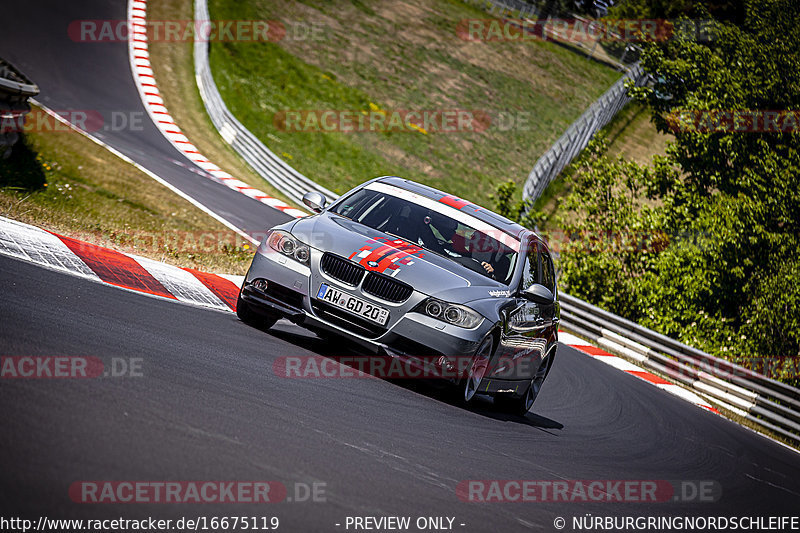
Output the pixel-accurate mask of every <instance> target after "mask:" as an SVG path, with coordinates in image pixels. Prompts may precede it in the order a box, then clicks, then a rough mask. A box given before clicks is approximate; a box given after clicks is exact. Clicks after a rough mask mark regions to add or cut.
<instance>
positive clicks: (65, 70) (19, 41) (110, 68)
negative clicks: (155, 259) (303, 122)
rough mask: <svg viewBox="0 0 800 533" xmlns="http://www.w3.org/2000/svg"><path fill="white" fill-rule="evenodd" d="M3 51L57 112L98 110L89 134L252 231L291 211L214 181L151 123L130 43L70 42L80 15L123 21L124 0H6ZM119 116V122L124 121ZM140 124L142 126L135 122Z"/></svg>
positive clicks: (0, 40) (0, 39) (0, 51)
mask: <svg viewBox="0 0 800 533" xmlns="http://www.w3.org/2000/svg"><path fill="white" fill-rule="evenodd" d="M2 9H3V17H4V19H5V20H6V21H7V22H8V21H13V24H11V23H6V24H5V25H4V28H3V31H0V55H2V57H4V58H5V59H6V60H8V61H10V62H11V63H14V64H15V65H16V66H17V67H18V68H19V69H20V70H22V71H23V72H24V73H25V74H26V75H27V76H28V77H29V78H30V79H31V80H33V81H34V82H36V84H37V85H39V88H40V89H41V93H40V94H39V96H38V97H37V99H38V100H39V101H41V102H42V103H43V104H44V105H46V106H47V107H49V108H51V109H53V110H55V111H57V112H63V111H90V112H99V113H100V114H102V116H103V119H104V124H103V128H104V129H100V130H99V131H94V132H92V135H94V136H95V137H97V138H99V139H101V140H102V141H103V142H105V143H106V144H108V145H110V146H112V147H113V148H116V149H117V150H119V151H120V152H122V153H123V154H125V155H127V156H128V157H130V158H131V159H132V160H134V161H136V162H137V163H139V164H140V165H142V166H143V167H145V168H147V169H148V170H150V171H152V172H154V173H155V174H157V175H158V176H160V177H161V178H163V179H164V180H165V181H167V182H168V183H170V184H171V185H173V186H174V187H176V188H178V189H180V190H181V191H183V192H185V193H187V194H188V195H189V196H190V197H192V198H194V199H195V200H197V201H199V202H200V203H201V204H203V205H204V206H206V207H207V208H208V209H210V210H211V211H213V212H214V213H216V214H217V215H220V216H221V217H222V218H224V219H225V220H227V221H229V222H231V223H233V224H234V225H235V226H236V227H237V228H239V229H241V230H243V231H245V232H247V233H249V234H253V233H261V232H263V231H264V230H265V229H266V228H268V227H270V226H274V225H275V224H279V223H281V222H284V221H286V220H290V218H291V217H289V216H288V215H286V214H284V213H281V212H280V211H277V210H275V209H272V208H271V207H269V206H267V205H264V204H262V203H261V202H258V201H256V200H253V199H252V198H249V197H247V196H245V195H243V194H241V193H239V192H237V191H234V190H231V189H229V188H227V187H225V186H224V185H221V184H219V183H216V182H214V181H211V180H210V179H208V178H206V177H205V176H204V174H205V172H204V171H203V170H201V169H200V168H199V167H197V166H195V165H194V164H193V163H192V162H191V161H189V160H188V159H186V158H185V157H184V156H183V155H182V154H180V153H179V152H178V151H177V150H175V148H174V147H173V146H172V145H171V144H170V143H169V141H168V140H167V139H166V138H164V136H163V135H162V134H161V132H159V131H158V129H157V128H156V127H155V125H154V124H153V123H152V122H151V120H150V117H149V116H148V115H147V111H145V108H144V105H143V104H142V102H141V100H140V99H139V93H138V92H137V90H136V85H135V84H134V81H133V77H132V74H131V69H130V63H129V61H128V45H127V42H75V41H73V40H72V39H71V38H70V35H69V33H68V28H69V25H70V23H71V22H73V21H79V20H115V21H116V20H125V19H126V18H127V10H126V9H127V3H126V2H125V1H124V0H123V1H100V0H91V1H86V0H83V1H76V2H62V1H58V0H36V1H25V2H6V3H4V5H3V8H2ZM115 115H116V116H118V117H127V118H126V119H125V120H126V121H128V120H131V119H136V118H138V119H139V120H140V121H141V122H139V123H137V127H136V128H130V127H124V128H123V127H120V128H117V127H116V126H115V123H114V120H115V119H114V118H113V117H114V116H115ZM122 123H123V121H122V119H119V120H118V121H117V124H122ZM138 124H140V125H141V128H140V127H138Z"/></svg>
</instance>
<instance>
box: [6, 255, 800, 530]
mask: <svg viewBox="0 0 800 533" xmlns="http://www.w3.org/2000/svg"><path fill="white" fill-rule="evenodd" d="M0 286H2V287H3V298H2V299H1V300H0V324H2V328H1V330H0V339H1V340H0V344H1V345H2V347H3V348H2V352H3V354H14V355H34V356H48V355H72V356H77V355H82V356H87V355H88V356H96V357H100V358H104V359H108V358H111V357H116V358H124V359H128V360H129V359H130V358H140V359H141V374H142V375H141V377H119V378H111V377H108V378H97V379H88V380H80V379H78V380H21V379H18V380H13V379H5V380H3V382H2V386H0V405H2V409H3V413H4V430H3V432H2V436H1V437H0V443H1V444H0V457H2V462H3V473H4V475H3V485H2V507H3V509H2V514H3V515H6V516H7V515H12V514H13V515H17V516H20V515H29V516H38V515H42V514H44V515H47V516H49V517H62V518H67V517H102V516H123V517H126V518H134V517H137V516H147V515H152V516H157V517H160V518H170V517H179V516H185V515H204V516H213V515H218V516H219V515H223V514H229V515H230V514H244V513H247V514H253V513H254V511H253V510H252V509H253V507H248V506H247V505H246V504H218V505H196V504H180V505H159V504H136V505H133V504H131V505H113V504H76V503H73V502H72V501H71V500H70V498H69V496H68V490H69V486H70V485H71V484H72V483H73V482H75V481H83V480H276V481H280V482H282V483H283V484H284V485H285V486H286V487H287V488H289V492H290V496H291V492H292V487H294V484H295V483H306V484H311V483H314V482H322V483H324V484H325V500H326V501H325V502H316V503H311V502H303V503H294V502H291V503H290V502H283V503H276V504H273V505H272V506H265V505H260V506H257V511H255V514H258V515H275V516H278V517H279V518H280V520H281V523H282V524H284V525H285V530H287V531H336V530H337V529H340V528H336V527H335V526H334V524H335V523H343V521H344V519H345V517H346V516H353V515H412V516H427V515H431V516H444V515H446V516H455V517H456V522H457V523H464V524H466V525H465V526H464V527H463V528H458V529H461V530H464V531H489V530H496V531H501V530H511V531H513V530H522V529H525V528H526V526H527V527H530V528H539V527H541V528H544V530H548V531H549V530H554V528H553V527H552V523H553V520H554V518H555V517H556V516H563V517H565V518H567V520H570V517H571V516H574V515H582V514H585V513H592V514H594V515H618V516H622V515H648V516H662V515H679V514H680V515H683V514H688V515H704V516H708V515H721V516H738V515H742V514H744V515H750V514H755V515H781V514H787V513H790V512H792V511H795V512H796V509H797V502H798V500H799V499H800V456H798V454H797V453H795V452H793V451H791V450H788V449H786V448H784V447H782V446H779V445H777V444H775V443H773V442H771V441H769V440H767V439H765V438H764V437H761V436H759V435H757V434H754V433H753V432H751V431H749V430H746V429H743V428H741V427H739V426H737V425H735V424H733V423H731V422H729V421H727V420H725V419H723V418H722V417H719V416H717V415H715V414H712V413H710V412H707V411H704V410H702V409H700V408H698V407H695V406H693V405H690V404H688V403H687V402H684V401H683V400H680V399H678V398H676V397H673V396H671V395H669V394H667V393H665V392H663V391H661V390H659V389H656V388H655V387H652V386H651V385H649V384H648V383H646V382H644V381H642V380H639V379H636V378H634V377H632V376H629V375H626V374H623V373H622V372H619V371H617V370H615V369H613V368H611V367H608V366H607V365H604V364H602V363H600V362H598V361H595V360H593V359H591V358H589V357H586V356H585V355H582V354H580V353H578V352H576V351H575V350H573V349H571V348H569V347H567V346H562V347H561V348H560V351H559V354H558V360H557V364H556V365H555V366H554V369H553V371H552V373H551V375H550V377H549V378H548V381H547V383H546V384H545V387H544V389H543V392H542V396H541V397H540V398H539V399H538V401H537V403H536V404H535V405H534V409H533V412H531V413H529V414H528V415H527V416H526V417H525V418H518V417H512V416H506V415H503V414H501V413H498V412H495V411H494V410H493V409H492V407H491V405H490V404H488V403H487V404H486V407H485V408H482V409H478V410H476V411H469V410H465V409H462V408H461V407H458V406H456V405H453V404H451V403H449V402H448V401H447V395H446V394H445V393H444V391H442V390H440V389H438V388H436V387H434V386H433V385H428V384H425V383H418V384H415V385H413V386H401V385H398V384H395V383H393V382H389V381H385V380H379V379H375V378H367V379H287V378H285V377H278V376H277V375H276V374H275V373H274V372H273V363H274V361H275V360H276V358H279V357H282V356H287V355H312V354H315V353H318V354H322V355H326V354H327V355H336V354H337V349H338V348H337V347H336V346H331V345H330V344H327V345H325V344H323V342H322V341H320V340H318V339H316V338H315V337H313V336H310V335H307V334H305V333H302V332H301V330H298V329H297V328H294V327H292V326H288V325H285V326H284V325H281V324H279V325H278V327H277V331H276V332H275V333H274V334H268V333H263V332H261V331H259V330H256V329H253V328H251V327H248V326H246V325H244V324H243V323H241V322H239V321H238V320H237V319H236V317H235V316H234V315H233V314H227V313H221V312H215V311H207V310H203V309H198V308H194V307H190V306H185V305H180V304H176V303H174V302H170V301H166V300H162V299H158V298H154V297H149V296H145V295H141V294H135V293H132V292H128V291H124V290H120V289H117V288H114V287H110V286H104V285H101V284H98V283H93V282H90V281H85V280H82V279H79V278H76V277H72V276H69V275H66V274H61V273H56V272H52V271H50V270H46V269H43V268H40V267H37V266H33V265H29V264H27V263H24V262H21V261H17V260H14V259H9V258H0ZM470 479H479V480H486V479H531V480H590V479H601V480H606V479H626V480H712V481H715V482H717V483H718V484H719V486H720V487H721V489H722V495H721V498H720V499H719V500H718V501H717V502H713V503H711V502H699V503H680V504H678V503H672V502H665V503H624V504H620V503H585V502H582V503H570V502H558V503H534V502H528V503H469V502H461V501H459V499H458V498H457V496H456V486H457V485H458V483H459V482H460V481H463V480H470Z"/></svg>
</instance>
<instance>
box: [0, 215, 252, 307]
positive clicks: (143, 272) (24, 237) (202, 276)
mask: <svg viewBox="0 0 800 533" xmlns="http://www.w3.org/2000/svg"><path fill="white" fill-rule="evenodd" d="M0 254H3V255H7V256H10V257H16V258H18V259H22V260H24V261H28V262H31V263H35V264H38V265H41V266H44V267H47V268H51V269H53V270H58V271H61V272H67V273H70V274H74V275H77V276H81V277H83V278H86V279H90V280H92V281H97V282H101V283H106V284H108V285H114V286H116V287H122V288H124V289H129V290H133V291H137V292H142V293H145V294H149V295H153V296H159V297H162V298H167V299H170V300H176V301H179V302H183V303H187V304H191V305H196V306H200V307H207V308H211V309H217V310H220V311H228V312H230V311H234V310H236V299H237V296H238V294H239V285H240V284H241V282H242V279H243V278H242V277H240V276H221V275H217V274H211V273H208V272H200V271H198V270H194V269H191V268H178V267H176V266H172V265H167V264H165V263H160V262H158V261H153V260H152V259H147V258H145V257H139V256H136V255H129V254H123V253H121V252H117V251H115V250H111V249H109V248H103V247H102V246H97V245H94V244H89V243H87V242H83V241H78V240H75V239H71V238H69V237H65V236H63V235H58V234H56V233H51V232H49V231H45V230H43V229H40V228H37V227H34V226H30V225H28V224H23V223H21V222H17V221H15V220H11V219H8V218H4V217H0Z"/></svg>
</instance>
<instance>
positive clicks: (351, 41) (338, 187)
mask: <svg viewBox="0 0 800 533" xmlns="http://www.w3.org/2000/svg"><path fill="white" fill-rule="evenodd" d="M210 9H211V16H212V19H222V20H232V19H245V20H253V19H269V20H275V19H277V20H280V21H282V22H283V23H284V25H285V26H286V27H287V28H290V27H291V26H292V25H293V24H296V23H302V24H317V25H318V27H319V28H321V31H320V35H321V40H316V41H310V40H293V39H284V40H282V41H280V42H278V43H265V42H238V43H237V42H224V43H219V42H215V43H212V46H211V66H212V71H213V73H214V78H215V81H216V83H217V85H218V87H219V89H220V92H221V93H222V96H223V99H224V100H225V102H226V104H227V105H228V107H229V109H230V110H231V111H232V112H233V113H234V115H236V116H237V118H239V120H241V121H242V122H243V123H244V125H245V126H246V127H247V128H248V129H250V130H251V131H252V132H253V133H254V134H255V135H256V136H257V137H259V138H260V139H261V140H262V141H263V142H264V143H265V144H266V145H267V146H269V147H270V148H271V149H272V150H273V151H275V152H276V153H278V154H280V155H282V156H283V157H284V159H286V160H287V162H288V163H289V164H291V165H292V166H294V167H295V168H297V169H298V170H299V171H300V172H302V173H304V174H306V175H307V176H309V177H310V178H311V179H313V180H315V181H318V182H319V183H321V184H323V185H324V186H326V187H328V188H330V189H331V190H334V191H336V192H339V193H341V192H345V191H346V190H348V189H349V188H351V187H353V186H355V185H357V184H359V183H361V182H363V181H365V180H367V179H369V178H372V177H375V176H377V175H382V174H398V175H401V176H404V177H408V178H410V179H414V180H417V181H421V182H423V183H427V184H429V185H432V186H434V187H438V188H441V189H444V190H447V191H450V192H452V193H454V194H456V195H459V196H462V197H466V198H469V199H471V200H473V201H476V202H478V203H482V204H490V203H491V202H490V200H489V197H490V195H491V194H492V193H493V192H494V190H495V188H496V186H497V184H498V183H501V182H504V181H506V180H508V179H512V180H514V181H515V182H516V183H517V184H520V185H521V184H522V182H523V181H524V180H525V178H526V177H527V175H528V172H529V171H530V168H531V166H532V165H533V163H534V162H535V161H536V159H537V158H538V157H539V155H540V154H541V153H543V152H544V151H545V150H546V149H547V147H548V146H549V145H550V144H551V143H552V142H553V141H555V140H556V139H557V138H558V136H559V135H560V134H561V133H562V132H563V131H564V130H565V129H566V128H567V126H568V125H569V124H570V123H571V122H572V121H573V120H574V119H576V118H577V117H578V116H579V115H580V113H581V112H582V111H583V110H584V109H585V108H586V107H587V106H588V105H589V104H590V103H591V102H592V101H593V100H595V99H596V98H597V97H598V96H599V95H600V94H602V92H603V91H605V90H606V89H607V88H608V87H609V86H610V85H611V84H612V83H613V82H614V81H616V79H617V78H618V77H619V74H618V73H617V72H615V71H614V70H613V69H611V68H609V67H607V66H605V65H601V64H598V63H597V62H594V61H589V60H587V59H585V58H584V57H581V56H580V55H579V54H575V53H574V52H571V51H569V50H566V49H564V48H562V47H559V46H557V45H554V44H552V43H546V42H535V41H529V42H524V43H520V42H505V43H502V42H501V43H483V42H466V41H463V40H460V39H459V38H458V36H457V34H456V27H457V25H458V23H459V21H461V20H463V19H469V18H486V16H487V15H486V14H485V13H484V12H481V11H479V10H477V9H475V8H473V7H472V6H469V5H467V4H464V3H461V2H457V1H455V0H432V1H427V0H407V1H405V2H370V3H366V2H365V3H356V4H353V3H350V2H344V1H324V2H323V1H319V2H316V1H307V2H295V1H291V2H290V1H284V2H272V1H267V0H246V1H235V0H212V1H211V3H210ZM370 104H372V106H373V107H374V106H377V107H378V108H380V109H384V110H387V111H392V110H443V109H468V110H477V111H480V112H485V113H488V114H489V116H491V117H493V122H492V125H491V126H490V127H489V128H488V129H487V130H485V131H482V132H457V133H443V132H429V133H428V134H423V133H420V132H416V131H412V132H383V133H379V132H360V133H340V132H335V133H318V132H302V133H296V132H286V131H281V130H280V129H279V128H278V127H276V125H275V124H274V123H273V118H274V116H275V115H276V113H280V112H281V111H286V110H306V109H318V110H326V109H332V110H349V111H368V110H369V109H370ZM520 113H527V118H528V125H527V127H526V128H511V129H507V128H501V127H499V126H498V123H497V117H498V116H499V115H500V114H505V115H504V116H506V117H508V116H513V117H515V119H518V118H519V117H520V116H521V115H520Z"/></svg>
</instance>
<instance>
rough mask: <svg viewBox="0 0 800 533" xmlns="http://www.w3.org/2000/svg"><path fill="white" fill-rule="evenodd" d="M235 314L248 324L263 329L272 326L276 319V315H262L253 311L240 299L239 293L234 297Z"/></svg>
mask: <svg viewBox="0 0 800 533" xmlns="http://www.w3.org/2000/svg"><path fill="white" fill-rule="evenodd" d="M236 316H238V317H239V320H241V321H242V322H244V323H245V324H247V325H248V326H253V327H255V328H258V329H262V330H264V331H266V330H268V329H269V328H271V327H272V326H274V325H275V322H277V321H278V317H277V316H267V315H262V314H260V313H257V312H256V311H254V310H253V307H252V306H251V305H250V304H249V303H247V302H245V301H244V300H243V299H242V294H241V293H239V297H238V298H237V299H236Z"/></svg>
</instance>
